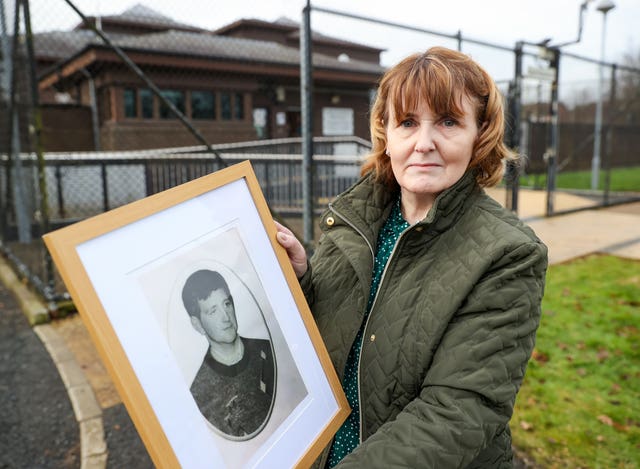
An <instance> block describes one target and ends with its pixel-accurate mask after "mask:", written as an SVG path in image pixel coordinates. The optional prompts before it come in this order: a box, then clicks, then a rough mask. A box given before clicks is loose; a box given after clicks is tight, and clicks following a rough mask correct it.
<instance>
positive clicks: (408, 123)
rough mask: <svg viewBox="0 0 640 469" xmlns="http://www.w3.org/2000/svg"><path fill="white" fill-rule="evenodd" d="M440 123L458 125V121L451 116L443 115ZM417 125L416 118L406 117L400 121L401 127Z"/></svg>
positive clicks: (446, 125)
mask: <svg viewBox="0 0 640 469" xmlns="http://www.w3.org/2000/svg"><path fill="white" fill-rule="evenodd" d="M439 123H440V124H441V125H442V126H444V127H455V126H457V125H458V121H457V120H455V119H453V118H451V117H443V118H442V119H440V121H439ZM416 125H417V124H416V121H415V120H414V119H405V120H403V121H401V122H400V126H399V127H405V128H409V127H415V126H416Z"/></svg>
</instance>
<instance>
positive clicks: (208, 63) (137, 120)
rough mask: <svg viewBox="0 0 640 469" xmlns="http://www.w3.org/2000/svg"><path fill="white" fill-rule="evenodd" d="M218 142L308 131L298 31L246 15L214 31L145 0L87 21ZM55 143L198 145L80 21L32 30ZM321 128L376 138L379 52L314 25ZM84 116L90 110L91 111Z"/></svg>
mask: <svg viewBox="0 0 640 469" xmlns="http://www.w3.org/2000/svg"><path fill="white" fill-rule="evenodd" d="M91 21H93V22H94V24H97V25H99V27H100V28H101V30H102V31H103V32H105V33H106V34H107V35H108V36H109V38H110V39H111V40H112V41H113V42H114V43H115V44H117V45H118V46H119V47H120V48H121V49H122V50H123V51H124V52H125V53H126V54H127V55H128V56H129V57H130V58H131V59H132V60H133V61H134V62H135V63H136V65H137V66H138V67H140V69H141V70H142V71H143V72H144V73H145V74H146V75H147V76H148V77H149V78H150V79H151V80H152V81H153V82H154V83H155V85H156V86H157V87H158V88H160V89H161V90H162V93H163V95H164V96H165V97H166V98H167V99H168V100H170V101H171V102H172V103H173V104H174V105H175V106H176V107H177V108H178V109H179V110H180V111H181V112H182V113H183V114H184V115H185V116H186V117H187V118H188V119H190V120H191V122H192V123H193V124H194V125H195V127H196V128H197V129H198V130H199V131H200V132H201V133H202V134H203V135H204V136H205V138H206V139H207V140H208V141H209V142H210V143H212V144H213V143H225V142H237V141H246V140H256V139H263V138H281V137H291V136H299V135H300V131H301V129H300V50H299V39H300V28H299V25H298V24H297V23H295V22H294V21H291V20H288V19H284V18H283V19H279V20H277V21H274V22H267V21H260V20H254V19H243V20H239V21H236V22H234V23H232V24H229V25H227V26H224V27H222V28H220V29H218V30H216V31H206V30H202V29H199V28H196V27H193V26H191V25H186V24H182V23H177V22H175V21H173V20H172V19H170V18H167V17H165V16H162V15H160V14H159V13H157V12H155V11H153V10H151V9H149V8H147V7H145V6H142V5H137V6H135V7H133V8H130V9H128V10H126V11H124V12H123V13H122V14H120V15H113V16H105V17H101V18H91ZM34 42H35V47H36V58H37V61H38V63H37V70H38V79H39V89H40V94H41V101H42V104H43V123H44V129H43V141H44V146H45V149H46V150H47V151H60V150H92V149H94V148H100V149H102V150H125V149H127V150H128V149H145V148H162V147H170V146H185V145H195V144H198V142H197V141H195V139H194V137H193V136H192V135H191V134H190V133H189V132H187V131H186V130H185V128H184V127H183V126H182V125H181V123H180V122H179V121H178V120H177V119H175V118H174V117H173V116H172V114H171V113H170V112H169V109H168V108H167V107H166V106H164V105H163V104H162V102H161V100H160V99H158V97H157V96H154V94H153V93H152V92H151V90H150V89H148V88H147V87H146V86H145V84H144V82H143V81H142V80H141V79H140V78H139V77H137V76H136V74H135V73H134V72H133V71H131V70H130V69H129V68H128V67H127V66H126V65H125V64H124V63H123V61H122V60H121V59H120V58H119V57H118V56H117V54H116V53H115V52H114V51H113V50H112V49H111V48H109V47H107V46H106V45H105V44H103V42H102V40H101V39H100V38H99V37H97V36H96V35H95V33H93V32H92V31H91V30H90V29H87V28H86V27H85V26H84V25H82V24H81V25H79V26H77V27H76V28H75V29H73V30H70V31H53V32H45V33H40V34H37V35H36V37H35V40H34ZM312 43H313V58H312V60H313V86H314V94H313V102H314V116H313V120H314V135H356V136H359V137H362V138H366V139H368V138H369V134H368V122H367V112H368V109H369V103H370V99H371V93H372V90H373V89H374V88H375V85H376V81H377V80H378V78H379V77H380V75H381V73H382V72H383V71H384V68H383V67H382V66H381V65H380V62H379V58H380V53H381V52H382V50H381V49H378V48H374V47H369V46H365V45H362V44H355V43H352V42H347V41H343V40H338V39H335V38H331V37H327V36H325V35H321V34H317V33H314V34H313V35H312ZM87 116H93V117H91V118H89V119H88V118H87Z"/></svg>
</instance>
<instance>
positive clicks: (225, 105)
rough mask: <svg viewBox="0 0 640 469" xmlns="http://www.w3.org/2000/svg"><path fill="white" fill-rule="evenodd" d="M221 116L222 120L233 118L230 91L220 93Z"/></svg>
mask: <svg viewBox="0 0 640 469" xmlns="http://www.w3.org/2000/svg"><path fill="white" fill-rule="evenodd" d="M220 117H222V120H225V121H230V120H231V95H230V94H229V93H220Z"/></svg>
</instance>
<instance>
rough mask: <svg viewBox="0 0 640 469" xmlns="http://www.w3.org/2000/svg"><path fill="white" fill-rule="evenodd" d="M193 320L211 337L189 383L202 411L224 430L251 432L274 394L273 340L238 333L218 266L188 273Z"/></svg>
mask: <svg viewBox="0 0 640 469" xmlns="http://www.w3.org/2000/svg"><path fill="white" fill-rule="evenodd" d="M182 302H183V304H184V308H185V310H186V312H187V313H188V314H189V316H190V320H191V325H192V326H193V328H194V329H195V330H196V331H197V332H198V333H200V334H202V335H203V336H204V337H205V338H206V339H207V341H208V343H209V348H208V350H207V354H206V355H205V357H204V360H203V362H202V365H201V366H200V369H199V370H198V374H197V375H196V377H195V379H194V380H193V383H191V394H193V397H194V399H195V400H196V403H197V404H198V407H199V408H200V412H202V415H204V417H205V418H206V419H207V420H208V421H209V422H210V423H211V424H212V425H213V426H214V427H216V428H217V429H218V430H220V431H221V432H222V434H223V435H227V436H229V437H231V438H233V437H236V438H240V439H243V438H245V439H246V438H251V437H253V436H255V435H256V434H257V433H259V432H260V430H262V428H263V427H264V425H265V424H266V422H267V420H268V418H269V414H270V412H271V407H272V405H273V398H274V396H275V383H276V366H275V363H274V357H273V351H272V349H271V341H270V340H269V339H252V338H249V337H242V336H241V335H239V334H238V320H237V318H236V312H235V303H234V300H233V295H232V294H231V291H230V290H229V286H228V284H227V282H226V281H225V279H224V277H223V276H222V275H221V274H220V273H219V272H217V271H214V270H209V269H200V270H197V271H195V272H194V273H192V274H191V275H190V276H189V277H188V278H187V280H186V282H185V284H184V287H183V289H182Z"/></svg>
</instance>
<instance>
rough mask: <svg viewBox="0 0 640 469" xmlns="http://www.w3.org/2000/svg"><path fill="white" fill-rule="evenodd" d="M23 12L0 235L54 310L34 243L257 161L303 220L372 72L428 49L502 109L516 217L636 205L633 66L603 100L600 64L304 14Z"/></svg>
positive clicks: (1, 1) (17, 19)
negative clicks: (512, 156) (527, 204)
mask: <svg viewBox="0 0 640 469" xmlns="http://www.w3.org/2000/svg"><path fill="white" fill-rule="evenodd" d="M189 1H190V0H186V1H185V2H182V3H180V4H178V3H176V4H175V9H176V12H177V9H178V8H179V9H181V10H184V9H188V7H189ZM35 2H36V0H32V1H31V2H29V1H27V0H0V5H1V9H0V20H1V24H0V28H1V30H0V39H1V48H0V53H1V55H2V61H1V63H0V65H1V69H0V87H1V95H0V123H1V125H0V129H2V133H1V134H0V157H1V160H0V163H1V164H0V210H1V213H0V219H1V220H2V233H1V235H2V248H3V251H4V253H5V255H7V256H8V257H9V258H10V259H11V260H12V261H13V262H14V264H15V265H16V266H18V268H19V269H20V270H21V272H22V273H23V275H24V276H25V277H28V278H29V279H30V280H31V282H32V284H33V285H34V286H36V287H37V288H38V290H40V292H41V293H42V294H43V295H44V296H45V297H46V298H47V299H50V300H52V301H55V300H58V299H61V298H63V297H64V296H65V289H64V286H62V285H61V284H60V283H59V282H57V281H56V274H55V271H54V269H53V266H52V265H51V261H50V259H49V258H48V256H47V253H46V250H45V248H44V246H43V244H42V242H41V235H42V234H44V233H46V232H47V231H49V230H50V229H53V228H56V227H58V226H64V225H65V224H68V223H72V222H74V221H77V220H81V219H83V218H86V217H88V216H92V215H95V214H97V213H100V212H103V211H106V210H109V209H111V208H115V207H117V206H119V205H123V204H126V203H128V202H131V201H133V200H137V199H139V198H142V197H145V196H147V195H150V194H152V193H155V192H158V191H161V190H164V189H166V188H169V187H172V186H175V185H177V184H180V183H182V182H186V181H188V180H191V179H193V178H196V177H198V176H200V175H204V174H207V173H210V172H212V171H215V170H216V169H218V168H220V167H223V166H225V165H227V164H231V163H233V162H235V161H238V160H239V159H250V160H251V161H252V163H253V166H254V169H255V170H256V174H257V176H258V179H259V181H260V184H261V186H262V188H263V191H264V193H265V196H266V198H267V201H268V202H269V204H270V207H271V208H272V210H274V212H275V213H280V214H283V215H285V216H288V215H295V216H297V217H300V214H301V213H306V214H307V216H308V217H313V216H314V213H315V210H317V208H318V207H321V206H324V205H325V204H326V202H327V201H328V200H329V199H331V198H332V197H334V196H335V195H336V194H337V193H339V192H340V191H342V190H344V189H345V188H346V187H347V186H348V185H349V184H351V183H352V182H353V181H354V180H355V178H356V177H357V174H358V169H357V167H358V165H359V163H360V159H361V157H362V155H364V154H366V152H367V148H368V139H369V134H368V132H369V131H368V110H369V105H370V102H371V99H372V97H373V96H374V93H375V87H376V83H377V80H378V79H379V77H380V75H381V74H382V72H383V71H384V70H385V69H386V67H388V66H390V65H392V64H394V63H396V62H397V61H398V60H400V59H401V58H403V57H404V56H406V55H408V54H410V53H412V52H419V51H424V50H425V49H427V48H428V47H430V46H432V45H443V46H448V47H451V48H454V49H460V50H462V51H464V52H466V53H469V54H471V55H472V56H473V57H474V58H475V59H476V60H477V61H478V62H480V63H481V64H482V65H483V66H485V68H487V70H488V71H489V73H490V74H491V75H492V76H493V77H494V78H495V79H496V81H497V82H498V84H499V86H500V88H501V90H502V91H503V93H504V95H505V99H507V108H508V109H509V111H510V119H509V122H510V134H509V135H508V143H509V144H510V145H511V146H513V147H516V148H518V149H519V151H520V152H521V153H523V154H525V155H527V164H526V166H524V167H523V168H521V174H520V175H519V176H520V177H519V178H517V177H514V176H515V175H516V174H517V172H516V171H515V170H514V169H512V170H511V171H509V175H510V176H511V177H510V178H509V179H508V180H507V181H506V182H507V183H508V184H507V185H508V188H507V190H505V197H506V200H505V203H506V205H508V206H510V207H512V208H517V202H518V188H519V186H522V188H523V190H532V191H544V190H545V189H548V192H547V193H548V196H547V198H546V200H547V208H546V211H545V209H544V208H543V207H541V210H540V213H541V214H545V213H546V214H553V213H557V212H559V211H562V210H564V209H565V207H564V206H563V205H562V203H561V200H560V197H556V195H558V194H562V195H563V196H565V195H569V196H571V197H573V198H574V199H573V205H572V208H575V207H576V206H577V207H587V206H594V205H605V204H610V203H613V202H615V201H618V200H623V199H625V200H627V199H630V198H634V197H635V198H638V197H639V194H640V187H638V185H639V184H640V182H639V180H640V178H636V180H635V181H631V182H629V181H627V180H626V179H624V178H626V177H628V175H629V173H632V172H633V170H637V171H640V158H639V157H638V150H637V148H639V145H637V144H636V143H637V142H636V139H638V138H639V137H638V135H640V132H638V130H639V129H638V126H639V125H640V124H639V123H638V112H639V109H640V103H639V101H638V96H637V93H638V89H640V88H639V86H638V77H640V73H639V72H640V71H639V70H636V69H633V68H631V67H624V66H621V65H613V64H608V63H607V64H604V66H603V67H602V69H604V70H605V72H604V80H602V82H601V83H602V86H601V87H600V88H597V87H594V85H595V84H596V83H599V81H598V79H597V78H598V73H597V72H599V70H601V68H600V66H601V65H602V64H600V63H599V62H598V61H596V60H592V59H588V58H582V57H575V56H571V55H570V54H567V53H564V52H563V51H562V49H561V48H560V49H554V48H550V47H549V46H548V44H547V45H540V46H539V47H538V46H535V45H531V44H527V43H521V44H519V45H518V44H514V45H502V44H494V43H490V42H486V41H483V40H480V39H474V38H470V37H467V36H464V35H463V34H462V32H460V31H454V32H442V31H431V30H426V29H423V28H417V27H412V26H409V25H400V24H394V23H390V22H386V21H381V20H379V19H374V18H368V17H365V16H359V15H353V14H346V13H342V12H336V11H333V10H327V9H324V8H320V7H316V6H313V7H312V8H311V9H310V10H308V11H309V15H308V16H306V17H305V16H303V15H302V12H295V16H294V17H292V18H280V19H278V20H275V21H262V20H256V19H249V18H247V19H241V20H238V21H235V22H232V23H229V24H227V25H221V26H220V27H219V28H218V29H216V30H206V29H203V28H201V27H198V26H196V25H195V24H197V22H196V21H195V19H194V21H193V24H191V22H190V21H177V20H175V19H174V18H173V15H172V12H171V11H168V10H163V11H162V12H160V11H158V10H157V9H155V7H154V4H153V2H142V3H138V4H134V3H133V2H132V6H130V7H128V8H124V9H123V10H122V11H118V12H114V13H110V14H103V15H100V16H96V15H95V12H90V11H84V10H83V9H82V8H79V7H78V6H77V4H76V3H80V0H78V1H77V2H74V0H47V1H46V2H45V1H39V2H37V4H38V7H37V8H31V9H30V8H29V7H30V5H33V4H34V3H35ZM165 8H166V7H165ZM175 16H178V15H175ZM304 18H308V19H309V24H310V26H311V28H312V29H313V32H311V31H310V30H306V29H305V28H304V26H305V20H304ZM62 20H64V21H62ZM33 25H35V27H33ZM320 31H334V32H335V33H333V32H332V33H331V34H325V33H320ZM391 38H392V39H393V40H391ZM301 44H302V47H301ZM306 45H309V46H310V48H309V49H305V46H306ZM554 51H559V52H558V53H555V52H554ZM554 54H555V55H554ZM306 57H309V58H310V61H309V65H310V66H309V67H308V68H307V69H306V71H305V67H304V63H305V60H306ZM554 70H557V71H558V72H557V74H554ZM584 77H589V78H587V79H586V80H585V78H584ZM305 80H307V81H305ZM307 85H309V86H307ZM594 89H595V91H594ZM301 90H302V91H304V92H301ZM307 93H309V94H308V95H307ZM305 97H306V98H305ZM598 97H601V98H602V99H600V100H598V99H597V98H598ZM596 108H599V110H598V111H597V110H596ZM598 112H599V113H600V115H601V116H602V119H601V122H600V129H601V131H602V139H601V144H600V145H597V144H596V146H597V147H598V148H601V152H600V157H599V160H600V162H599V174H598V182H597V185H596V186H595V187H594V188H592V187H591V185H590V184H591V183H590V176H591V173H592V171H591V168H592V165H593V159H594V157H593V155H594V150H593V147H594V140H595V139H594V135H597V134H598V133H597V132H595V130H596V126H595V122H596V118H595V116H596V114H597V113H598ZM305 116H308V118H309V119H308V121H305V119H304V117H305ZM556 124H557V125H556ZM238 153H241V154H242V155H238ZM307 153H308V154H309V155H310V156H312V157H313V158H312V161H311V163H312V164H306V165H305V161H306V160H305V155H306V154H307ZM307 163H308V162H307ZM309 175H311V180H312V182H313V192H312V193H311V195H308V194H307V193H306V192H305V177H308V176H309ZM307 186H308V184H307ZM562 200H564V198H563V199H562ZM576 201H577V202H576Z"/></svg>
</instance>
